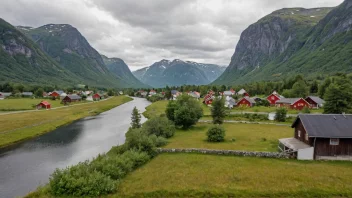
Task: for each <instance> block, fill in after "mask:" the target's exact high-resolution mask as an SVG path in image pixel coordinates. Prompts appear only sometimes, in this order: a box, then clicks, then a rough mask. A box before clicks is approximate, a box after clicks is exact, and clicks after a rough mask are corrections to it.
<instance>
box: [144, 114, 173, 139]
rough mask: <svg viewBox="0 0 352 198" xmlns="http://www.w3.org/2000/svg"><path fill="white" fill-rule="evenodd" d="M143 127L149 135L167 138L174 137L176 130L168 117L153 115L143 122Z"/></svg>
mask: <svg viewBox="0 0 352 198" xmlns="http://www.w3.org/2000/svg"><path fill="white" fill-rule="evenodd" d="M142 129H143V131H144V132H146V134H148V135H152V134H154V135H156V136H158V137H159V136H161V137H165V138H169V137H172V136H173V135H174V134H175V131H176V127H175V125H174V123H173V122H172V121H170V120H168V119H167V118H166V117H152V118H150V119H149V120H147V121H146V122H145V123H144V124H143V128H142Z"/></svg>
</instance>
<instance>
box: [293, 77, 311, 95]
mask: <svg viewBox="0 0 352 198" xmlns="http://www.w3.org/2000/svg"><path fill="white" fill-rule="evenodd" d="M308 92H309V88H308V86H307V84H306V83H305V82H304V81H303V80H299V81H296V83H295V84H293V86H292V95H293V96H294V97H299V98H305V97H307V96H308Z"/></svg>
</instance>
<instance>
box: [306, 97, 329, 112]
mask: <svg viewBox="0 0 352 198" xmlns="http://www.w3.org/2000/svg"><path fill="white" fill-rule="evenodd" d="M305 100H306V101H307V102H308V103H309V105H310V107H311V108H313V109H319V108H321V107H323V106H324V103H325V101H324V100H323V99H321V98H319V97H317V96H308V97H307V98H305Z"/></svg>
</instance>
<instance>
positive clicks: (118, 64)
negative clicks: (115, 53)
mask: <svg viewBox="0 0 352 198" xmlns="http://www.w3.org/2000/svg"><path fill="white" fill-rule="evenodd" d="M101 57H102V58H103V61H104V63H105V65H106V67H107V68H108V70H109V71H110V72H111V73H112V74H113V75H115V77H116V78H117V79H119V81H120V82H122V84H123V87H127V88H130V87H132V88H144V87H149V86H148V85H145V84H143V83H142V82H140V81H139V80H138V79H137V78H136V77H135V76H134V75H133V74H132V72H131V70H130V69H129V68H128V66H127V65H126V63H125V62H124V61H123V60H122V59H120V58H108V57H106V56H104V55H102V56H101Z"/></svg>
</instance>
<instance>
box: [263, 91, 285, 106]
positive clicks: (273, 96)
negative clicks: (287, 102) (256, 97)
mask: <svg viewBox="0 0 352 198" xmlns="http://www.w3.org/2000/svg"><path fill="white" fill-rule="evenodd" d="M283 98H285V97H283V96H281V95H280V94H278V93H277V92H276V91H274V92H273V93H272V94H270V95H269V96H268V97H266V99H267V100H268V101H269V103H270V105H271V106H275V104H276V101H278V100H281V99H283Z"/></svg>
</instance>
